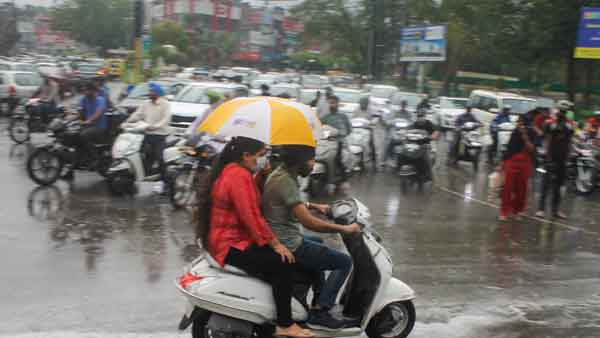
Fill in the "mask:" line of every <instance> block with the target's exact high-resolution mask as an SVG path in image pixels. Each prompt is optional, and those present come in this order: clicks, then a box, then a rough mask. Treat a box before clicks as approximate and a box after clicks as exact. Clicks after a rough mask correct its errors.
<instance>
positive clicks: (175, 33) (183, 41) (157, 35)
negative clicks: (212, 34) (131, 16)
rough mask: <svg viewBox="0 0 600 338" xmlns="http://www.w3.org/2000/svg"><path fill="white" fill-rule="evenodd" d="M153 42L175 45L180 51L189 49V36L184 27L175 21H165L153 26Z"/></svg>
mask: <svg viewBox="0 0 600 338" xmlns="http://www.w3.org/2000/svg"><path fill="white" fill-rule="evenodd" d="M152 42H153V44H155V45H158V46H162V45H173V46H175V47H176V48H177V50H178V51H180V52H184V53H185V52H187V50H188V44H189V41H188V36H187V33H186V32H185V30H184V29H183V27H182V26H181V25H180V24H178V23H177V22H174V21H168V20H167V21H163V22H161V23H159V24H156V25H154V26H153V27H152Z"/></svg>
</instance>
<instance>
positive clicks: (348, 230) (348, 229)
mask: <svg viewBox="0 0 600 338" xmlns="http://www.w3.org/2000/svg"><path fill="white" fill-rule="evenodd" d="M343 229H344V230H343V233H344V234H345V235H354V234H359V233H360V232H361V231H362V230H361V228H360V225H358V224H357V223H352V224H350V225H348V226H344V228H343Z"/></svg>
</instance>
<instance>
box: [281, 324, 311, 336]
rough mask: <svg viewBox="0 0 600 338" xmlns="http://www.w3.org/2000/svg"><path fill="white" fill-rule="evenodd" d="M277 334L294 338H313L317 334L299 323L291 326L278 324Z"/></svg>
mask: <svg viewBox="0 0 600 338" xmlns="http://www.w3.org/2000/svg"><path fill="white" fill-rule="evenodd" d="M275 335H276V336H278V337H292V338H312V337H314V336H315V334H314V333H313V332H312V331H311V330H309V329H304V328H302V327H301V326H300V325H298V324H293V325H292V326H290V327H281V326H277V328H275Z"/></svg>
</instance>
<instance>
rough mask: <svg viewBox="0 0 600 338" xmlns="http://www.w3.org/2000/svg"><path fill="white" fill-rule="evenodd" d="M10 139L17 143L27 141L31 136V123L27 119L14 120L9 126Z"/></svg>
mask: <svg viewBox="0 0 600 338" xmlns="http://www.w3.org/2000/svg"><path fill="white" fill-rule="evenodd" d="M8 131H9V135H10V139H11V140H13V141H14V142H15V143H17V144H21V143H25V142H27V141H29V139H30V138H31V133H30V131H29V125H28V123H27V121H25V120H12V121H10V126H9V127H8Z"/></svg>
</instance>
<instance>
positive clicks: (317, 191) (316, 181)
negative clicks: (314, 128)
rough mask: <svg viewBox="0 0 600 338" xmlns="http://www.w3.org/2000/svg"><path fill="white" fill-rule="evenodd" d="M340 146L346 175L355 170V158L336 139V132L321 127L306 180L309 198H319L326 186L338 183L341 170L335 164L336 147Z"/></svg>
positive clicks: (333, 129)
mask: <svg viewBox="0 0 600 338" xmlns="http://www.w3.org/2000/svg"><path fill="white" fill-rule="evenodd" d="M340 146H342V147H343V148H342V162H343V164H344V167H345V169H346V171H347V172H346V174H350V170H351V169H352V168H355V167H356V165H357V163H358V162H356V157H355V156H354V155H352V154H351V153H350V150H349V149H348V147H347V144H346V143H345V142H344V141H342V140H340V139H339V137H338V130H337V129H335V128H333V127H331V126H327V125H325V126H323V129H322V137H321V139H320V140H318V141H317V149H316V156H315V161H316V163H315V166H314V168H313V171H312V172H311V174H310V176H309V179H308V191H309V193H310V195H311V196H319V195H321V194H322V193H323V191H324V189H326V188H327V187H328V186H329V187H331V186H335V185H337V184H338V183H339V182H340V179H341V177H342V176H343V175H342V174H343V173H342V168H339V165H337V162H336V156H337V153H338V147H340Z"/></svg>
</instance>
